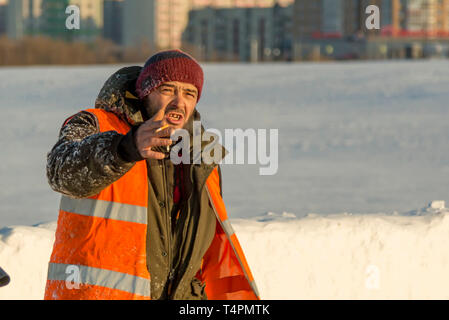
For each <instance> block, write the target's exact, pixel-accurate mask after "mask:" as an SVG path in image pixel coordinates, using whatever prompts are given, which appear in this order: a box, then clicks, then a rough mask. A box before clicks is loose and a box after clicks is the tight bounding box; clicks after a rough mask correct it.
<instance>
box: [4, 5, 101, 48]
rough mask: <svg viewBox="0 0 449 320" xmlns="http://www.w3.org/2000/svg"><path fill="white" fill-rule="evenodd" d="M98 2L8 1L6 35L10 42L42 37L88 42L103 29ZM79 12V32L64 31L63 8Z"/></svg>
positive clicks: (64, 18) (64, 15) (64, 12)
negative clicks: (30, 37) (75, 6)
mask: <svg viewBox="0 0 449 320" xmlns="http://www.w3.org/2000/svg"><path fill="white" fill-rule="evenodd" d="M102 4H103V1H102V0H9V2H8V5H7V14H6V16H7V19H6V20H7V27H6V29H7V34H8V37H10V38H12V39H20V38H22V37H23V36H26V35H38V34H43V35H47V36H50V37H54V38H62V39H66V40H70V39H81V40H91V39H93V38H95V37H96V36H98V35H99V34H100V33H101V30H102V28H103V8H102ZM69 5H77V6H78V7H79V8H80V20H81V21H80V29H79V30H76V31H73V30H71V31H69V30H67V29H66V24H65V22H66V19H67V17H68V14H66V8H67V7H68V6H69Z"/></svg>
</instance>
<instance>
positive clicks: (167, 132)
mask: <svg viewBox="0 0 449 320" xmlns="http://www.w3.org/2000/svg"><path fill="white" fill-rule="evenodd" d="M164 127H165V126H164ZM164 127H161V128H160V129H162V130H159V129H158V130H156V131H155V134H154V136H155V137H170V136H171V135H172V133H173V132H175V131H176V129H175V128H173V127H171V126H169V125H167V127H165V128H164Z"/></svg>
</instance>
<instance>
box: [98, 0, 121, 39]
mask: <svg viewBox="0 0 449 320" xmlns="http://www.w3.org/2000/svg"><path fill="white" fill-rule="evenodd" d="M103 17H104V23H103V37H104V38H105V39H108V40H111V41H113V42H114V43H116V44H122V42H123V37H122V30H123V1H122V0H105V1H104V4H103Z"/></svg>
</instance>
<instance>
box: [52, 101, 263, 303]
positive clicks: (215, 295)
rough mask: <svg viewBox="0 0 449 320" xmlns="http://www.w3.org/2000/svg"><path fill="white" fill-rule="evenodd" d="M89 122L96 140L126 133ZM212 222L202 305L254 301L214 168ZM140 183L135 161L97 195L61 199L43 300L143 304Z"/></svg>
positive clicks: (108, 123) (104, 122) (143, 182)
mask: <svg viewBox="0 0 449 320" xmlns="http://www.w3.org/2000/svg"><path fill="white" fill-rule="evenodd" d="M86 111H88V112H90V113H92V114H94V115H95V116H96V117H97V119H98V123H99V126H100V128H99V129H100V131H101V132H106V131H117V132H118V133H121V134H126V133H127V132H128V131H129V130H130V127H129V125H128V124H127V123H126V122H125V121H123V120H120V119H119V118H118V117H117V116H116V115H115V114H113V113H112V112H107V111H105V110H102V109H88V110H86ZM206 190H207V193H208V196H209V201H210V203H211V205H212V208H213V209H214V211H215V215H216V218H217V221H218V222H219V223H217V226H216V232H215V236H214V238H213V240H212V243H211V245H210V247H209V249H208V250H207V251H206V253H205V255H204V257H203V264H202V267H201V275H200V277H201V280H202V281H203V282H204V283H205V284H206V287H205V290H206V294H207V297H208V299H210V300H240V299H242V300H247V299H260V298H259V294H258V291H257V287H256V284H255V282H254V278H253V276H252V274H251V271H250V269H249V266H248V264H247V262H246V259H245V256H244V254H243V251H242V248H241V246H240V244H239V242H238V240H237V237H236V235H235V233H234V231H233V229H232V226H231V224H230V223H229V220H228V217H227V213H226V209H225V205H224V202H223V199H222V198H221V196H220V185H219V174H218V170H217V168H214V170H213V171H212V173H211V174H210V175H209V177H208V178H207V180H206ZM147 207H148V179H147V167H146V161H138V162H137V163H136V164H135V165H134V166H133V167H132V168H131V169H130V170H129V171H128V172H127V173H126V174H125V175H123V176H122V177H121V178H120V179H118V180H117V181H115V182H114V183H112V184H111V185H109V186H108V187H106V188H105V189H103V190H102V191H101V192H100V193H99V194H97V195H95V196H92V197H89V198H83V199H74V198H70V197H68V196H65V195H63V196H62V198H61V204H60V209H59V217H58V225H57V229H56V234H55V242H54V245H53V251H52V254H51V257H50V263H49V267H48V277H47V284H46V288H45V299H46V300H53V299H62V300H69V299H102V300H104V299H119V300H128V299H139V300H150V299H151V292H150V274H149V272H148V269H147V265H146V232H147Z"/></svg>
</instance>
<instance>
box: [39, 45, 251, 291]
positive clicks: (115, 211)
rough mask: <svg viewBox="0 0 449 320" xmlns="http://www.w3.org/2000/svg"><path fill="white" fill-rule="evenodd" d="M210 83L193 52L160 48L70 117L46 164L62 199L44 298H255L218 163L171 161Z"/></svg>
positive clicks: (196, 116)
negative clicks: (179, 133)
mask: <svg viewBox="0 0 449 320" xmlns="http://www.w3.org/2000/svg"><path fill="white" fill-rule="evenodd" d="M203 78H204V76H203V71H202V69H201V67H200V65H199V64H198V62H197V61H196V60H195V59H193V58H192V57H191V56H190V55H188V54H187V53H184V52H182V51H180V50H169V51H163V52H159V53H157V54H155V55H154V56H152V57H151V58H150V59H149V60H148V61H147V62H146V63H145V65H144V67H143V68H140V67H129V68H123V69H121V70H119V71H117V72H116V73H115V74H114V75H112V76H111V77H110V78H109V79H108V80H107V81H106V83H105V85H104V86H103V88H102V90H101V92H100V94H99V96H98V98H97V100H96V104H95V109H87V110H83V111H81V112H79V113H77V114H75V115H74V116H72V117H70V118H68V119H67V120H66V121H65V122H64V124H63V126H62V128H61V131H60V136H59V141H58V142H57V143H56V145H55V146H54V147H53V149H52V150H51V152H50V153H49V154H48V163H47V177H48V180H49V184H50V186H51V187H52V189H53V190H55V191H57V192H60V193H62V194H63V196H62V198H61V205H60V211H59V218H58V226H57V230H56V236H55V243H54V247H53V252H52V255H51V258H50V264H49V269H48V279H47V285H46V291H45V298H46V299H192V300H194V299H196V300H199V299H259V296H258V293H257V288H256V286H255V283H254V279H253V277H252V274H251V271H250V269H249V267H248V265H247V263H246V260H245V257H244V254H243V252H242V249H241V247H240V245H239V243H238V240H237V238H236V235H235V234H234V232H233V230H232V227H231V225H230V223H229V221H228V220H227V215H226V210H225V206H224V203H223V199H222V197H221V174H220V171H219V166H218V165H217V164H211V165H208V164H205V163H202V164H195V163H196V162H195V163H194V162H193V161H190V162H189V163H181V164H178V165H175V164H174V163H173V162H172V161H171V160H170V158H169V150H170V146H172V145H173V144H174V142H173V141H172V140H171V139H170V136H171V135H172V133H173V132H174V131H175V130H176V129H180V128H183V129H186V130H187V131H188V132H189V135H190V139H191V140H192V139H193V138H192V137H193V121H194V120H197V121H199V120H200V115H199V112H198V111H197V110H196V104H197V103H198V101H199V99H200V97H201V91H202V87H203ZM201 130H202V131H204V128H201ZM191 145H192V144H191ZM203 147H204V146H202V148H203ZM191 151H192V149H191ZM189 156H190V158H191V160H192V159H193V157H195V155H193V154H192V152H191V154H190V155H189Z"/></svg>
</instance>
